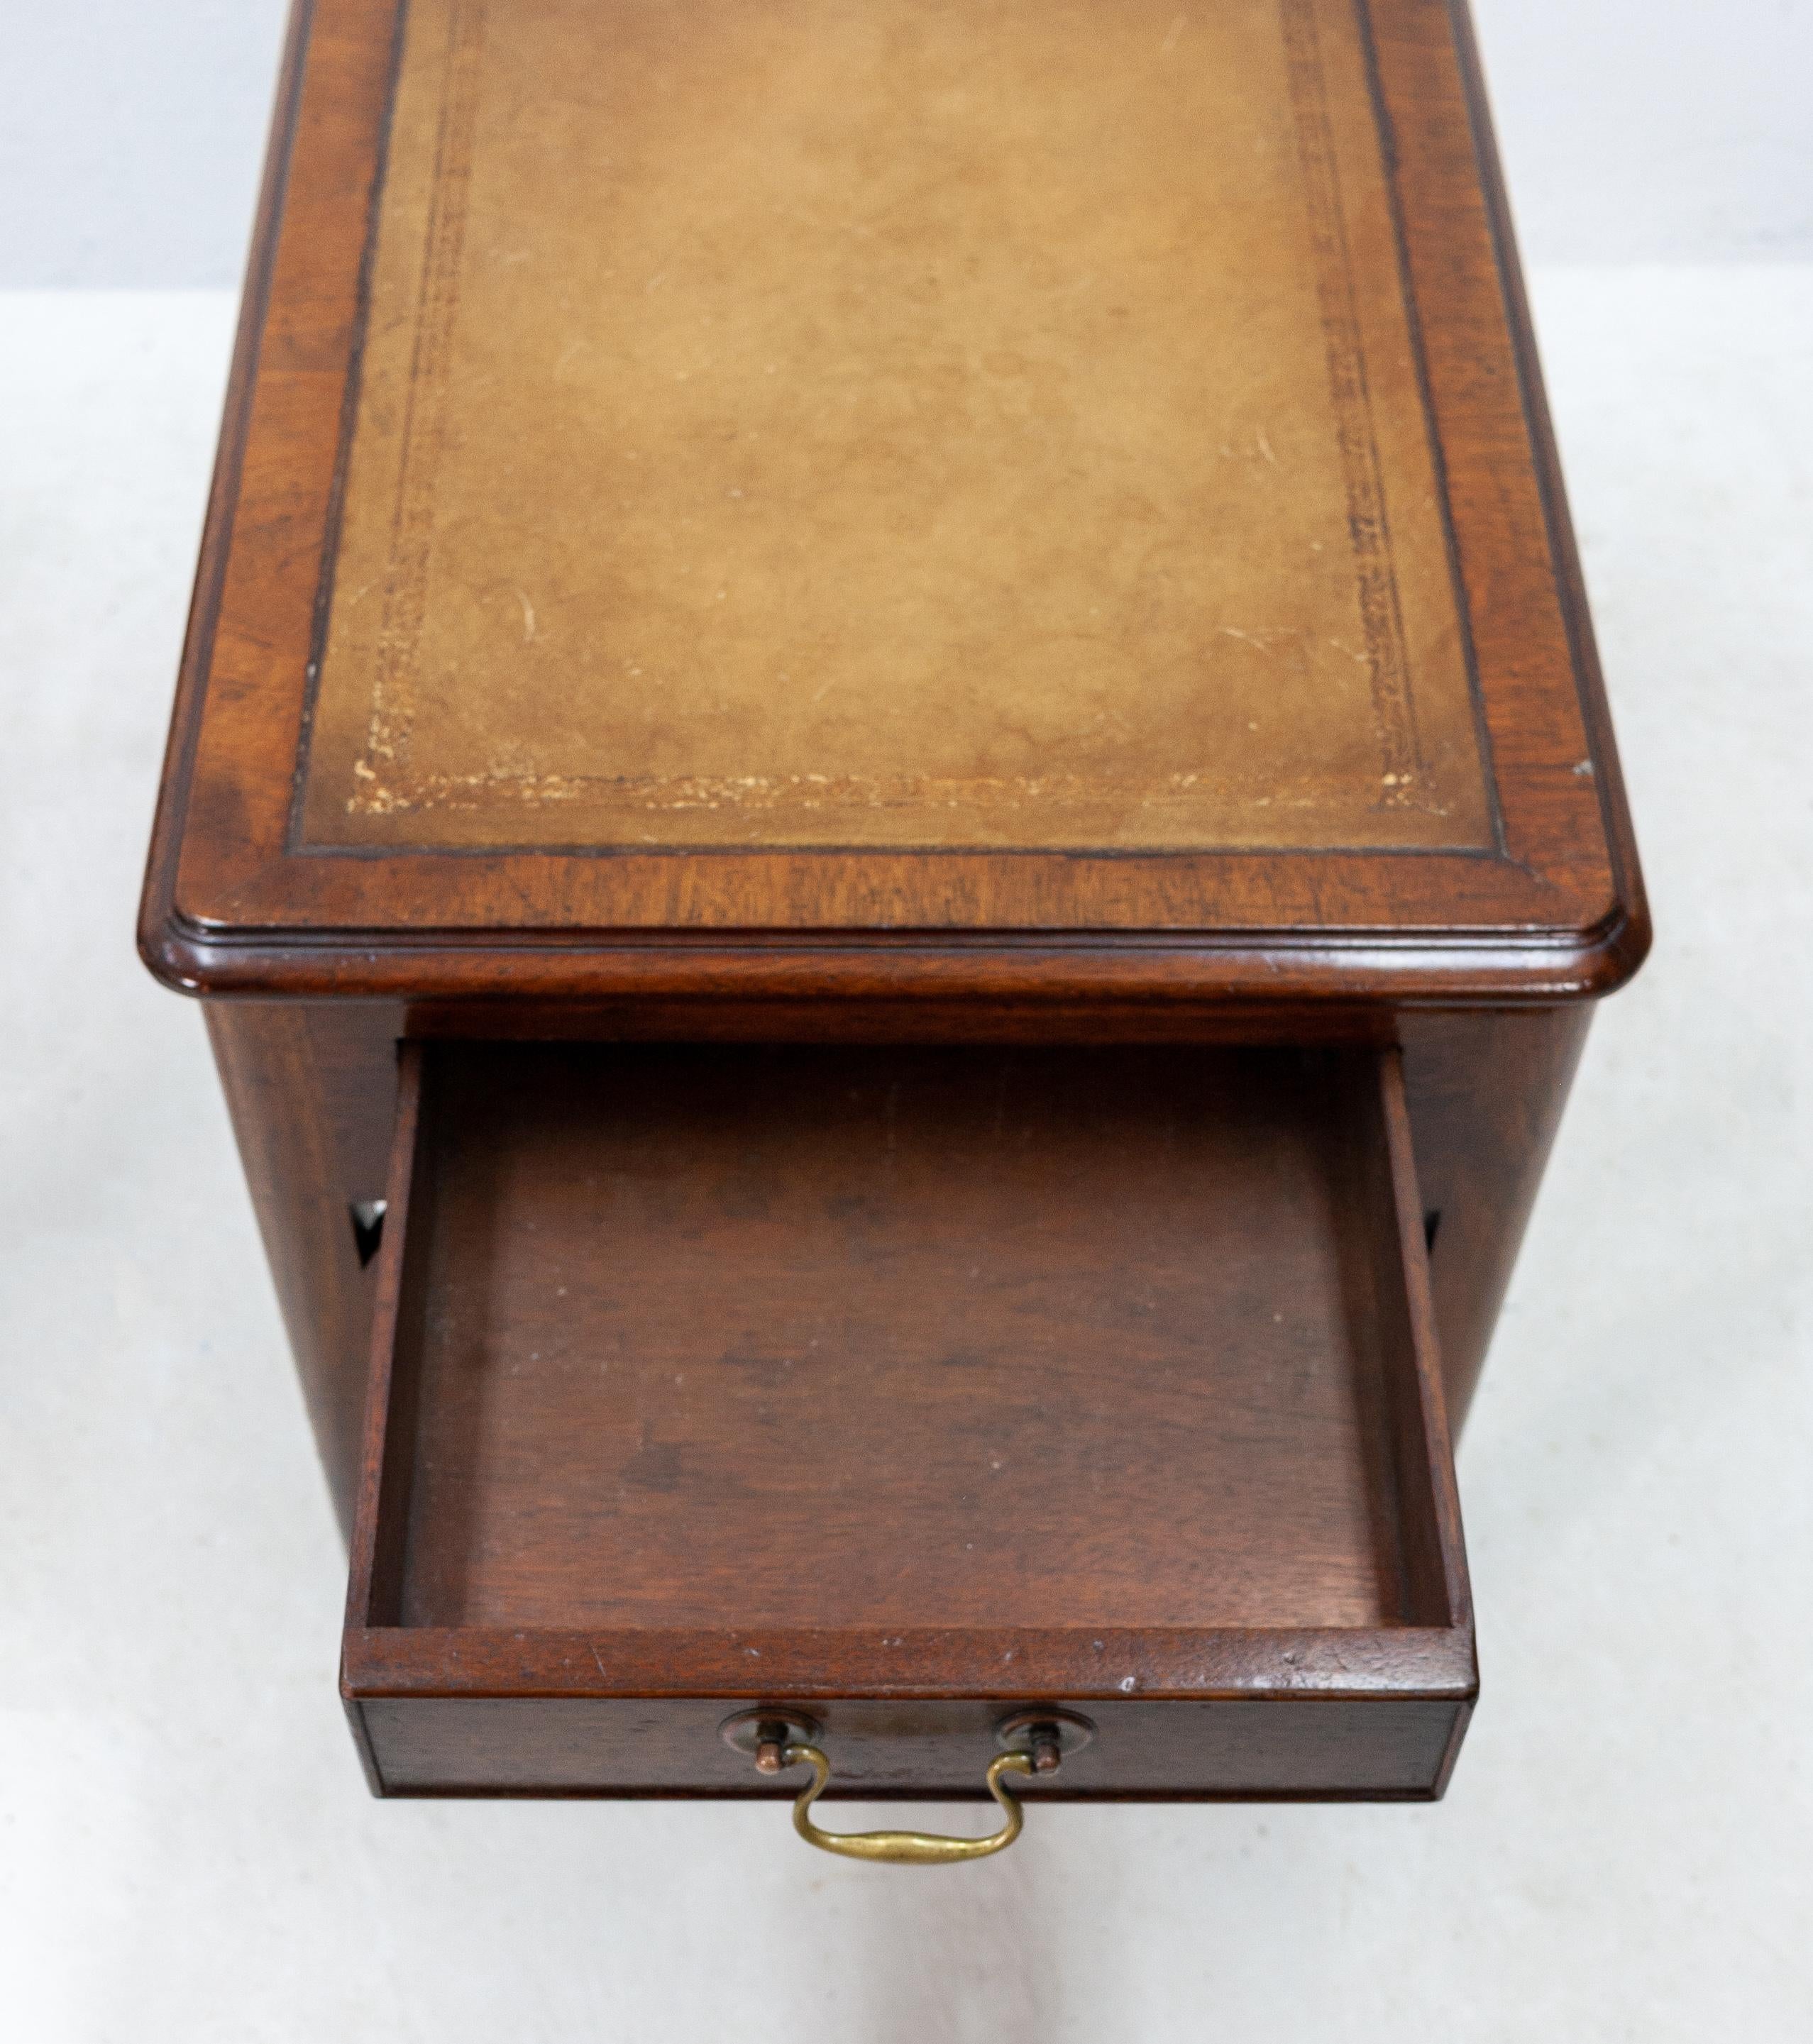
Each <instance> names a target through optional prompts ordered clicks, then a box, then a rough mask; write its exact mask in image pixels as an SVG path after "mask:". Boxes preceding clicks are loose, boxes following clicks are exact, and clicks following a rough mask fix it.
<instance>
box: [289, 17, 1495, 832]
mask: <svg viewBox="0 0 1813 2044" xmlns="http://www.w3.org/2000/svg"><path fill="white" fill-rule="evenodd" d="M353 417H354V428H353V434H352V439H351V451H350V455H349V457H348V470H347V475H346V485H345V494H344V512H343V522H342V527H341V531H340V539H339V543H338V550H337V556H336V561H335V564H334V573H333V580H332V590H331V601H330V604H329V606H328V612H327V617H328V624H327V628H326V632H325V642H324V644H323V647H322V648H321V672H320V678H319V682H318V686H317V700H316V704H315V709H314V715H313V726H312V732H311V736H310V740H309V763H308V768H307V774H306V779H305V799H304V805H303V816H302V824H303V830H304V835H305V838H306V839H307V840H310V841H313V842H318V843H340V844H351V845H369V846H372V847H384V846H401V845H406V844H423V845H428V846H440V845H451V846H458V845H482V846H506V845H521V846H525V847H534V846H556V845H564V846H574V845H578V846H609V845H613V844H623V845H651V844H652V845H672V846H686V845H699V846H713V845H717V846H751V845H753V846H777V847H778V846H851V847H877V848H880V847H908V846H924V847H1027V848H1034V847H1080V848H1085V849H1089V848H1103V849H1135V848H1154V847H1156V848H1161V849H1164V848H1179V849H1181V848H1186V847H1188V848H1197V847H1218V846H1230V847H1239V846H1253V847H1293V846H1302V847H1334V846H1343V845H1346V846H1361V847H1366V846H1380V847H1386V846H1399V845H1401V846H1419V845H1420V846H1443V847H1457V846H1459V847H1483V846H1485V845H1487V844H1488V843H1490V841H1491V823H1490V804H1489V797H1488V790H1487V786H1486V780H1485V770H1484V767H1483V765H1482V762H1481V756H1480V751H1479V747H1478V743H1477V737H1476V726H1475V721H1474V713H1473V703H1472V698H1471V694H1470V690H1469V681H1468V677H1467V674H1466V670H1465V658H1464V650H1463V640H1462V632H1461V630H1460V628H1459V624H1458V617H1457V611H1456V605H1455V599H1454V589H1453V583H1452V578H1451V571H1450V564H1449V559H1448V554H1447V549H1446V542H1445V538H1444V531H1443V526H1442V517H1441V511H1440V506H1439V502H1438V494H1437V485H1436V479H1435V467H1434V464H1433V462H1432V460H1431V454H1430V451H1429V446H1428V441H1427V430H1426V425H1425V420H1424V415H1423V408H1422V403H1421V398H1420V394H1419V382H1418V377H1417V372H1416V367H1415V359H1414V356H1413V352H1412V341H1411V336H1410V331H1409V326H1408V320H1407V318H1406V315H1405V312H1404V305H1403V302H1402V298H1401V286H1400V272H1399V268H1398V263H1397V256H1396V243H1395V240H1394V236H1393V229H1392V217H1391V209H1390V198H1389V187H1388V185H1387V183H1386V179H1385V171H1384V168H1383V163H1382V155H1381V145H1380V141H1379V137H1378V134H1377V129H1376V126H1375V123H1374V117H1373V110H1372V105H1371V100H1370V97H1369V91H1368V88H1367V84H1366V65H1365V58H1364V53H1363V50H1362V44H1361V41H1360V37H1359V32H1358V27H1357V25H1356V21H1355V19H1354V13H1353V12H1352V10H1351V9H1350V6H1349V5H1348V4H1347V0H1216V4H1213V5H1210V4H1208V0H1198V3H1197V4H1195V5H1191V6H1182V5H1180V4H1179V0H687V4H686V5H684V6H679V5H675V4H673V0H608V4H605V3H603V0H412V4H411V6H410V9H409V22H408V26H407V29H406V33H405V44H404V49H403V54H402V60H401V73H400V78H399V83H398V98H397V103H396V106H395V109H394V117H393V125H392V133H391V138H390V156H389V165H388V171H387V175H386V184H385V187H384V190H383V193H382V198H381V201H380V205H379V212H378V236H377V240H376V244H375V252H374V256H373V268H372V299H371V313H370V317H369V322H368V327H367V333H366V336H365V341H364V347H363V363H362V370H361V380H360V383H359V390H358V395H357V398H356V402H355V409H354V415H353Z"/></svg>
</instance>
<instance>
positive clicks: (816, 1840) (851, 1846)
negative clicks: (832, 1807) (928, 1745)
mask: <svg viewBox="0 0 1813 2044" xmlns="http://www.w3.org/2000/svg"><path fill="white" fill-rule="evenodd" d="M802 1762H804V1764H805V1765H806V1766H808V1767H809V1768H810V1769H812V1779H811V1781H809V1782H808V1783H807V1784H806V1785H805V1788H802V1789H801V1791H800V1792H799V1795H798V1796H797V1798H796V1799H795V1800H794V1803H793V1829H794V1830H795V1831H797V1832H798V1833H799V1835H800V1836H801V1838H804V1839H805V1842H806V1843H807V1844H808V1845H809V1846H817V1847H818V1849H819V1850H820V1852H828V1853H839V1854H842V1856H843V1858H845V1859H875V1860H885V1861H888V1862H889V1865H893V1866H951V1865H955V1863H956V1862H957V1861H958V1860H963V1859H986V1858H988V1857H989V1854H990V1853H998V1852H1004V1851H1005V1850H1007V1848H1008V1846H1011V1845H1012V1843H1013V1842H1014V1840H1015V1839H1016V1838H1018V1837H1019V1836H1020V1827H1021V1825H1022V1824H1024V1823H1025V1821H1026V1813H1025V1812H1024V1810H1022V1809H1021V1808H1020V1800H1019V1798H1018V1797H1017V1796H1015V1795H1014V1794H1013V1792H1012V1790H1011V1789H1009V1788H1008V1785H1007V1783H1006V1781H1004V1779H1003V1777H1004V1776H1006V1775H1008V1774H1030V1773H1031V1772H1032V1771H1033V1767H1034V1765H1035V1763H1034V1761H1033V1757H1032V1755H1031V1754H1030V1753H1001V1754H997V1755H996V1756H995V1758H994V1759H993V1762H991V1763H990V1764H989V1771H988V1775H987V1777H986V1778H987V1781H988V1787H989V1794H990V1795H991V1796H993V1798H994V1799H995V1800H996V1801H997V1803H998V1804H1000V1805H1001V1808H1002V1809H1003V1810H1004V1811H1005V1812H1006V1813H1007V1822H1006V1823H1004V1824H1003V1825H1002V1826H1001V1829H1000V1830H999V1831H991V1832H990V1833H989V1835H988V1837H986V1838H939V1837H938V1836H937V1835H935V1834H934V1833H932V1832H930V1831H824V1830H822V1829H820V1827H819V1826H818V1825H816V1824H815V1823H813V1822H812V1804H814V1803H815V1802H816V1801H817V1800H818V1798H819V1797H820V1796H821V1795H822V1794H823V1793H824V1785H825V1784H826V1783H827V1782H828V1781H829V1780H830V1779H831V1762H829V1761H828V1760H827V1759H826V1758H825V1757H824V1754H822V1753H821V1752H820V1750H819V1749H818V1748H817V1747H816V1746H786V1747H784V1748H783V1749H782V1754H781V1765H782V1766H783V1767H797V1766H799V1765H801V1763H802Z"/></svg>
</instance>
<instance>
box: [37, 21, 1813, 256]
mask: <svg viewBox="0 0 1813 2044" xmlns="http://www.w3.org/2000/svg"><path fill="white" fill-rule="evenodd" d="M1212 4H1213V0H1178V5H1179V6H1180V7H1181V8H1184V9H1186V10H1187V9H1188V7H1189V6H1204V5H1212ZM1427 4H1428V5H1430V6H1436V5H1438V4H1440V0H1427ZM285 5H286V0H155V4H154V0H0V289H7V288H17V287H20V286H52V287H67V286H126V287H133V286H141V287H142V286H163V287H167V288H170V287H173V288H179V289H180V288H183V287H186V286H198V285H201V286H222V285H231V284H233V283H236V282H237V281H238V277H239V271H240V259H241V255H242V253H243V252H244V245H245V240H246V235H247V232H248V223H249V221H250V218H251V213H252V200H253V196H254V191H255V185H256V181H257V174H258V163H259V155H260V152H261V150H262V147H263V133H264V124H265V119H266V115H267V110H268V106H269V102H270V98H271V82H272V77H273V74H274V72H275V67H276V63H277V52H278V43H279V40H280V39H281V36H282V24H283V16H284V12H285ZM1475 12H1476V15H1477V19H1478V23H1479V29H1480V37H1481V42H1482V44H1483V45H1484V48H1485V59H1486V67H1487V71H1488V78H1489V80H1490V83H1491V87H1492V98H1493V102H1494V105H1495V106H1496V110H1497V115H1498V123H1499V129H1500V138H1501V140H1502V143H1503V145H1504V155H1505V159H1506V162H1507V165H1508V171H1509V177H1510V183H1511V193H1512V198H1513V201H1514V202H1515V206H1516V209H1517V213H1518V218H1519V225H1520V227H1521V229H1522V232H1523V245H1524V252H1525V254H1526V255H1527V257H1528V258H1529V259H1530V260H1531V262H1533V263H1558V262H1560V263H1631V262H1640V263H1654V262H1665V263H1673V262H1682V263H1692V262H1700V263H1703V262H1730V261H1738V262H1743V261H1756V260H1779V259H1784V258H1787V259H1806V258H1808V257H1813V111H1810V106H1813V0H1476V7H1475Z"/></svg>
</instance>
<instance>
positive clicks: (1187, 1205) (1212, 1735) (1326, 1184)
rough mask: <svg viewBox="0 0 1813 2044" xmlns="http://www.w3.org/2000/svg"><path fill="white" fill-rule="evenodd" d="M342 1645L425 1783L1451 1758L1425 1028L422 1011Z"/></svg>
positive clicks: (974, 1790) (1396, 1789)
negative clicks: (1342, 1036) (625, 1028)
mask: <svg viewBox="0 0 1813 2044" xmlns="http://www.w3.org/2000/svg"><path fill="white" fill-rule="evenodd" d="M382 1255H383V1270H382V1303H381V1306H380V1310H379V1312H378V1323H377V1330H376V1353H375V1359H374V1366H373V1373H372V1381H373V1389H372V1400H371V1412H370V1415H369V1423H368V1430H367V1453H366V1466H365V1471H364V1481H363V1490H362V1495H361V1500H360V1506H359V1523H358V1527H357V1532H356V1539H355V1553H354V1566H353V1579H352V1583H351V1593H350V1597H349V1606H348V1630H347V1636H346V1642H345V1654H344V1677H343V1686H344V1692H345V1695H346V1697H347V1700H348V1708H349V1711H350V1713H351V1717H352V1720H353V1723H354V1727H355V1734H356V1735H357V1736H358V1738H359V1741H360V1743H361V1746H362V1748H363V1751H364V1754H365V1757H366V1761H367V1768H368V1771H369V1773H370V1774H371V1780H372V1782H373V1785H374V1787H375V1788H376V1789H378V1792H382V1793H390V1794H398V1793H401V1794H436V1793H440V1794H485V1793H491V1794H501V1795H524V1794H545V1795H613V1794H620V1795H663V1794H666V1795H689V1794H693V1795H737V1794H743V1795H758V1796H761V1795H766V1796H773V1795H785V1794H790V1793H792V1792H793V1789H794V1788H796V1787H797V1785H798V1776H797V1770H794V1769H787V1770H783V1771H782V1772H781V1773H773V1774H764V1773H762V1772H760V1771H759V1770H758V1769H757V1768H756V1766H755V1763H754V1761H753V1759H752V1758H751V1753H750V1751H749V1750H747V1748H745V1749H743V1750H739V1749H737V1748H736V1747H734V1746H731V1745H729V1744H727V1743H726V1742H725V1739H724V1737H723V1736H721V1732H722V1728H723V1727H724V1723H725V1722H726V1720H727V1719H731V1718H732V1717H734V1716H735V1715H737V1714H738V1713H739V1712H741V1713H747V1712H752V1711H759V1710H762V1709H764V1708H766V1709H768V1710H770V1711H772V1712H774V1713H775V1714H776V1715H777V1717H778V1718H781V1719H786V1720H787V1721H788V1722H789V1723H791V1724H793V1726H794V1727H796V1728H797V1729H796V1733H795V1736H801V1735H807V1734H809V1735H810V1739H811V1742H812V1743H814V1744H815V1745H817V1746H820V1748H821V1750H822V1751H823V1752H824V1755H825V1756H826V1758H827V1761H828V1764H829V1767H830V1787H829V1788H828V1791H827V1792H828V1794H831V1795H837V1794H839V1793H847V1794H855V1795H864V1794H866V1795H886V1796H890V1797H892V1796H916V1795H918V1796H940V1797H945V1796H962V1795H972V1794H980V1793H981V1792H983V1789H982V1782H983V1776H984V1774H985V1772H986V1770H987V1768H988V1765H989V1761H990V1759H991V1758H993V1756H994V1755H995V1754H996V1753H997V1751H998V1750H999V1745H998V1740H997V1727H998V1726H999V1725H1000V1723H1001V1721H1002V1720H1003V1719H1004V1718H1006V1717H1008V1716H1010V1715H1014V1714H1016V1713H1020V1714H1024V1712H1027V1711H1028V1710H1038V1709H1041V1708H1049V1709H1051V1710H1052V1711H1053V1712H1059V1711H1063V1712H1069V1713H1070V1714H1072V1715H1074V1717H1075V1718H1077V1719H1081V1720H1083V1721H1085V1722H1086V1723H1087V1725H1088V1727H1089V1728H1090V1731H1091V1733H1092V1735H1091V1736H1089V1737H1088V1738H1087V1739H1086V1742H1085V1743H1082V1744H1081V1745H1080V1746H1077V1747H1075V1749H1074V1750H1066V1751H1065V1752H1064V1753H1063V1754H1062V1758H1061V1761H1060V1762H1059V1764H1058V1765H1057V1766H1056V1767H1055V1769H1054V1771H1052V1772H1051V1773H1041V1774H1040V1775H1039V1776H1038V1777H1035V1778H1034V1779H1032V1780H1031V1781H1029V1782H1028V1783H1027V1785H1026V1793H1027V1795H1028V1796H1051V1797H1056V1798H1065V1797H1071V1796H1075V1797H1100V1798H1113V1797H1117V1796H1129V1797H1131V1796H1177V1797H1192V1796H1381V1797H1390V1796H1431V1795H1435V1794H1438V1793H1439V1792H1440V1791H1441V1789H1442V1786H1443V1785H1445V1782H1446V1777H1447V1773H1448V1769H1450V1766H1451V1765H1452V1764H1453V1760H1454V1754H1455V1752H1456V1750H1458V1743H1459V1739H1460V1737H1461V1735H1462V1731H1463V1730H1464V1727H1465V1720H1466V1716H1467V1714H1468V1712H1469V1708H1470V1706H1471V1700H1472V1698H1473V1694H1474V1691H1475V1687H1476V1677H1475V1672H1474V1659H1473V1635H1472V1621H1471V1612H1470V1606H1469V1599H1468V1591H1467V1585H1466V1578H1465V1562H1464V1558H1463V1554H1462V1545H1461V1537H1460V1527H1459V1518H1458V1506H1457V1504H1456V1500H1455V1496H1454V1474H1453V1468H1452V1460H1451V1454H1450V1447H1449V1443H1448V1437H1447V1431H1446V1423H1445V1420H1444V1418H1443V1415H1442V1403H1441V1391H1440V1381H1439V1374H1438V1367H1437V1359H1436V1357H1435V1349H1434V1338H1433V1333H1432V1328H1431V1317H1430V1311H1429V1303H1428V1285H1427V1266H1426V1261H1425V1251H1424V1246H1423V1235H1422V1216H1421V1210H1420V1205H1419V1201H1418V1198H1417V1195H1416V1188H1415V1178H1414V1171H1413V1167H1412V1162H1411V1155H1410V1147H1409V1140H1408V1127H1407V1124H1406V1122H1405V1119H1404V1101H1403V1093H1402V1082H1401V1078H1400V1073H1399V1070H1398V1064H1397V1059H1396V1054H1395V1053H1393V1052H1383V1053H1381V1052H1379V1051H1375V1050H1369V1049H1368V1050H1361V1049H1354V1050H1327V1049H1323V1050H1318V1051H1281V1050H1277V1049H1265V1050H1246V1049H1231V1048H1227V1047H1214V1048H1211V1047H1200V1048H1199V1047H1166V1048H1163V1049H1160V1050H1152V1049H1143V1050H1139V1051H1127V1050H1108V1049H1092V1050H1081V1049H1065V1050H1054V1049H1026V1048H1022V1049H1017V1050H1016V1049H1008V1048H999V1047H993V1048H984V1047H951V1048H937V1049H928V1048H924V1047H920V1048H904V1047H862V1048H848V1047H826V1046H818V1047H760V1046H757V1047H747V1046H738V1047H722V1046H719V1047H685V1046H647V1045H640V1046H632V1045H610V1046H605V1045H597V1046H593V1045H573V1044H536V1043H509V1044H483V1043H412V1044H409V1045H407V1046H405V1051H404V1061H403V1084H402V1088H401V1107H400V1110H399V1120H398V1139H397V1144H396V1154H395V1158H394V1164H393V1170H392V1181H391V1185H390V1216H389V1219H388V1220H387V1221H386V1230H385V1236H384V1245H383V1251H382Z"/></svg>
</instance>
